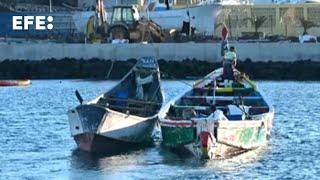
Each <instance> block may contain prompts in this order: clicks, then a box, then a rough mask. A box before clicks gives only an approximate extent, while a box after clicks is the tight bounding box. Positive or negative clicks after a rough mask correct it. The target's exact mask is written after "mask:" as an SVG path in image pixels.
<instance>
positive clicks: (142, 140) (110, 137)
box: [68, 58, 164, 153]
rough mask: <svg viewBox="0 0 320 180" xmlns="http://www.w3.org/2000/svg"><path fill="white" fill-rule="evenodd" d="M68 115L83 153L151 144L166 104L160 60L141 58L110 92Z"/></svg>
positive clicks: (73, 134) (114, 150) (116, 150)
mask: <svg viewBox="0 0 320 180" xmlns="http://www.w3.org/2000/svg"><path fill="white" fill-rule="evenodd" d="M76 94H77V97H78V99H79V101H80V102H81V105H79V106H77V107H76V108H75V109H71V110H69V112H68V116H69V123H70V130H71V134H72V136H73V137H74V140H75V141H76V143H77V145H78V147H79V148H80V149H81V150H84V151H89V152H105V153H113V152H118V151H120V150H124V149H127V148H128V147H130V146H135V145H146V144H149V143H151V142H152V132H153V129H154V126H155V124H156V122H157V121H158V113H159V111H160V109H161V107H162V104H163V99H164V97H163V93H162V90H161V86H160V72H159V67H158V63H157V60H156V59H154V58H142V59H140V60H139V61H138V62H137V64H136V65H135V66H134V67H133V68H132V69H131V71H130V72H129V73H128V74H127V75H126V76H125V77H124V78H123V79H122V80H121V81H120V83H119V84H117V85H116V86H115V87H113V88H112V89H111V90H109V91H108V92H106V93H104V94H102V95H101V96H99V97H97V98H95V99H94V100H92V101H90V102H88V103H82V101H83V100H82V98H81V96H80V95H79V93H76Z"/></svg>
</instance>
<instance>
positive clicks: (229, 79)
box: [223, 46, 237, 87]
mask: <svg viewBox="0 0 320 180" xmlns="http://www.w3.org/2000/svg"><path fill="white" fill-rule="evenodd" d="M236 65H237V54H236V52H235V48H234V47H233V46H231V47H230V49H229V51H228V52H226V53H225V55H224V57H223V77H224V85H225V86H226V87H232V83H233V81H234V73H233V69H234V68H235V67H236Z"/></svg>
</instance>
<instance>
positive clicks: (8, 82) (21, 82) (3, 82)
mask: <svg viewBox="0 0 320 180" xmlns="http://www.w3.org/2000/svg"><path fill="white" fill-rule="evenodd" d="M30 84H31V81H30V80H0V86H28V85H30Z"/></svg>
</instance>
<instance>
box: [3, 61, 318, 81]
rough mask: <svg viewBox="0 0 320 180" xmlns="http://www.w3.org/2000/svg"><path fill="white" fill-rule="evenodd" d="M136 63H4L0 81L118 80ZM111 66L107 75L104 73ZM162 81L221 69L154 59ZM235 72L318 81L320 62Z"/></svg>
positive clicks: (241, 64) (249, 64)
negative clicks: (156, 61)
mask: <svg viewBox="0 0 320 180" xmlns="http://www.w3.org/2000/svg"><path fill="white" fill-rule="evenodd" d="M135 62H136V60H135V59H129V60H126V61H111V60H103V59H96V58H93V59H90V60H82V59H80V60H77V59H72V58H64V59H62V60H55V59H49V60H43V61H32V60H5V61H1V62H0V79H34V80H35V79H92V80H106V79H108V80H118V79H121V78H122V77H123V76H124V75H125V74H126V73H127V72H128V71H129V70H130V69H131V67H133V66H134V64H135ZM112 63H113V68H112V69H111V72H110V76H109V77H108V73H109V71H110V67H111V65H112ZM158 63H159V67H160V71H161V78H162V79H172V80H179V79H190V80H193V79H197V78H198V77H203V76H205V75H206V74H208V73H210V72H211V71H213V70H214V69H217V68H219V67H221V62H217V61H215V62H209V61H202V60H195V59H193V60H190V59H185V60H182V61H179V62H178V61H173V60H172V61H167V60H161V59H160V60H158ZM237 69H238V70H239V71H241V72H244V73H245V74H247V75H248V76H249V77H250V78H251V79H253V80H276V81H282V80H285V81H287V80H294V81H318V80H320V62H319V61H311V60H297V61H294V62H279V61H277V62H274V61H268V62H254V61H252V60H250V59H247V60H244V61H241V60H240V61H238V65H237Z"/></svg>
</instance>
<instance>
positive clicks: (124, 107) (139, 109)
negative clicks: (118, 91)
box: [97, 97, 161, 115]
mask: <svg viewBox="0 0 320 180" xmlns="http://www.w3.org/2000/svg"><path fill="white" fill-rule="evenodd" d="M97 104H100V105H102V106H104V107H108V108H110V109H113V110H117V111H120V112H122V113H127V112H128V111H129V112H130V114H134V115H153V114H154V113H156V112H157V111H158V110H159V109H160V108H161V104H159V103H156V102H148V101H142V100H138V99H130V98H127V99H125V98H113V97H102V98H100V99H99V101H98V103H97Z"/></svg>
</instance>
